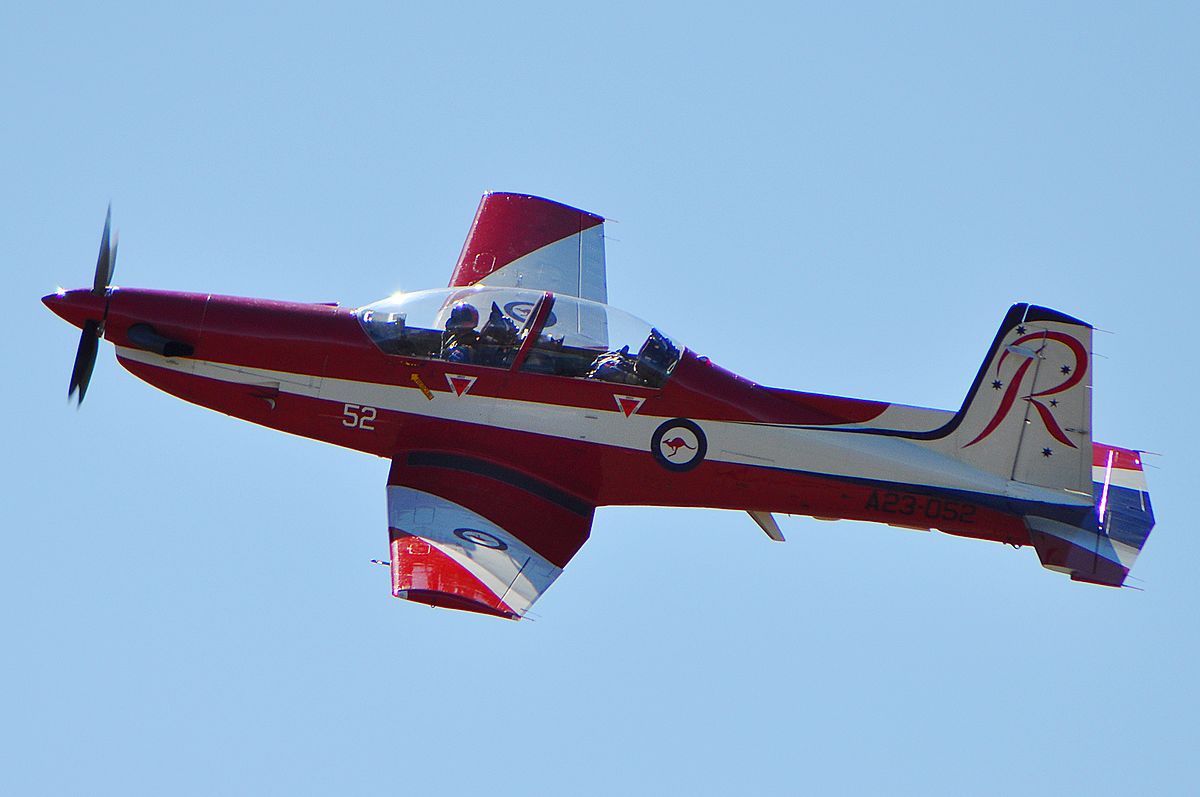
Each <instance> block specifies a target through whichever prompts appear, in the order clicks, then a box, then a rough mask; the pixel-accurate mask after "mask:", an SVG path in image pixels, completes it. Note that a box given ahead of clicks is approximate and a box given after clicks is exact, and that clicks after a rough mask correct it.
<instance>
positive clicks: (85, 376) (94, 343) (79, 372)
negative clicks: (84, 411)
mask: <svg viewBox="0 0 1200 797" xmlns="http://www.w3.org/2000/svg"><path fill="white" fill-rule="evenodd" d="M99 348H100V322H99V321H85V322H84V323H83V334H82V335H80V336H79V348H78V349H77V350H76V352H75V367H74V368H72V369H71V387H70V389H69V390H68V391H67V399H68V400H70V398H71V397H72V396H74V395H75V391H76V390H78V391H79V404H82V403H83V397H84V395H85V394H86V393H87V389H88V382H90V381H91V380H92V369H93V368H94V367H95V366H96V352H97V350H98V349H99ZM77 406H78V405H77Z"/></svg>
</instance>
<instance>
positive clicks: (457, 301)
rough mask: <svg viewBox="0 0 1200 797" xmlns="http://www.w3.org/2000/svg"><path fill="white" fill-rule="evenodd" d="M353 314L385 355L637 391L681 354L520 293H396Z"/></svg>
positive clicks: (623, 316)
mask: <svg viewBox="0 0 1200 797" xmlns="http://www.w3.org/2000/svg"><path fill="white" fill-rule="evenodd" d="M357 315H358V319H359V322H360V323H361V324H362V326H363V329H364V330H366V332H367V334H368V335H369V336H370V337H371V340H373V341H374V342H375V344H376V345H377V346H379V348H380V349H382V350H383V351H385V352H387V353H388V354H403V355H407V356H410V357H422V358H427V359H434V360H445V361H447V362H455V363H462V364H468V365H481V366H486V367H493V368H513V367H514V366H516V367H519V368H520V370H522V371H527V372H532V373H543V374H553V375H556V376H568V377H576V378H585V379H598V380H601V381H605V382H615V383H619V384H627V385H640V386H643V387H652V388H658V387H662V386H663V385H664V384H665V383H666V381H667V379H668V377H669V376H670V374H671V371H672V370H673V369H674V368H675V365H676V363H678V362H679V358H680V355H681V353H682V349H681V347H679V346H677V345H676V344H675V343H673V342H672V341H671V339H670V338H668V337H667V336H666V335H664V334H663V333H662V332H660V331H659V330H657V329H655V328H653V327H651V326H650V325H649V324H647V323H646V322H645V321H642V320H640V319H638V318H635V317H633V316H631V315H629V314H628V313H625V312H623V311H621V310H617V309H616V308H614V307H610V306H608V305H606V304H599V303H597V302H591V301H588V300H586V299H579V298H576V297H574V296H561V295H555V294H551V293H542V292H540V291H531V290H526V289H522V288H503V287H490V286H484V285H475V286H471V287H466V288H445V289H441V290H429V291H415V292H412V293H397V294H393V295H392V296H389V297H388V298H387V299H384V300H383V301H380V302H375V303H374V304H369V305H367V306H365V307H362V308H360V309H359V310H358V311H357Z"/></svg>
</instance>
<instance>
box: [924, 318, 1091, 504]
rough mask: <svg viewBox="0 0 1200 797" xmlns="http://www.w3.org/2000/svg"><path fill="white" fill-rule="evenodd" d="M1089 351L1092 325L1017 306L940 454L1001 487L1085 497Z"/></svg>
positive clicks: (942, 440)
mask: <svg viewBox="0 0 1200 797" xmlns="http://www.w3.org/2000/svg"><path fill="white" fill-rule="evenodd" d="M1091 348H1092V327H1091V325H1090V324H1087V323H1084V322H1083V321H1080V320H1079V319H1076V318H1072V317H1071V316H1069V315H1066V314H1064V313H1060V312H1058V311H1056V310H1050V309H1048V308H1045V307H1037V306H1033V305H1027V304H1017V305H1014V306H1013V307H1012V308H1011V309H1010V310H1009V312H1008V315H1006V316H1005V318H1004V322H1003V324H1002V325H1001V327H1000V330H999V332H997V334H996V339H995V341H994V342H993V343H992V348H991V350H990V351H989V352H988V356H987V358H986V359H985V360H984V363H983V366H982V368H981V370H980V372H979V374H978V375H977V376H976V378H975V383H974V384H973V385H972V386H971V391H970V393H969V394H968V395H967V398H966V401H965V402H964V403H963V406H962V409H960V410H959V411H958V413H957V414H956V415H955V417H954V420H953V421H951V422H950V424H948V425H947V427H946V429H944V430H942V431H943V432H944V434H943V435H941V436H940V439H939V441H938V444H937V445H938V447H939V448H942V449H943V451H944V452H945V453H947V454H949V455H950V456H953V457H954V458H956V459H959V460H961V461H963V462H966V463H967V464H970V465H972V466H974V467H977V468H979V469H981V470H984V471H987V472H989V473H994V474H996V475H999V476H1003V477H1004V478H1006V479H1012V480H1014V481H1019V482H1025V483H1027V484H1034V485H1038V486H1040V487H1049V488H1052V489H1062V490H1069V491H1071V492H1075V493H1080V494H1087V495H1090V494H1091V492H1092V432H1091V425H1092V373H1091Z"/></svg>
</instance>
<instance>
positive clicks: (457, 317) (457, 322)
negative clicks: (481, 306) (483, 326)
mask: <svg viewBox="0 0 1200 797" xmlns="http://www.w3.org/2000/svg"><path fill="white" fill-rule="evenodd" d="M477 326H479V311H478V310H476V309H475V306H474V305H471V304H467V303H466V302H459V303H458V304H456V305H454V309H452V310H451V311H450V318H449V319H447V320H446V329H447V330H449V331H451V332H466V331H467V330H470V329H474V328H475V327H477Z"/></svg>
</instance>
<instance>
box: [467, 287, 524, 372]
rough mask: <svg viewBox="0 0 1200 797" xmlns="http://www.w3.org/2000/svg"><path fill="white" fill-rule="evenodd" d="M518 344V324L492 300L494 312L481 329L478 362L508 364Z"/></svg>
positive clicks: (497, 364)
mask: <svg viewBox="0 0 1200 797" xmlns="http://www.w3.org/2000/svg"><path fill="white" fill-rule="evenodd" d="M516 345H517V325H516V323H515V322H514V321H513V320H512V319H511V318H509V317H508V316H506V315H505V314H504V312H503V311H501V309H500V307H499V306H498V305H497V304H496V303H495V302H492V312H491V314H490V315H488V320H487V321H485V322H484V324H483V329H481V330H480V331H479V348H478V358H477V360H478V363H479V364H480V365H493V366H499V367H503V366H506V365H508V364H509V363H510V362H511V360H512V357H513V354H514V353H515V352H514V349H515V348H516Z"/></svg>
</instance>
